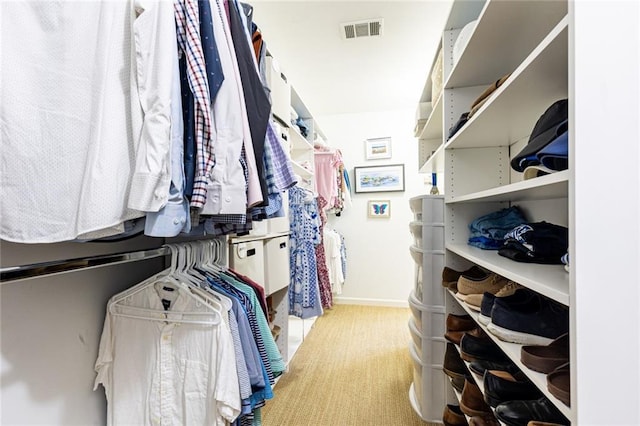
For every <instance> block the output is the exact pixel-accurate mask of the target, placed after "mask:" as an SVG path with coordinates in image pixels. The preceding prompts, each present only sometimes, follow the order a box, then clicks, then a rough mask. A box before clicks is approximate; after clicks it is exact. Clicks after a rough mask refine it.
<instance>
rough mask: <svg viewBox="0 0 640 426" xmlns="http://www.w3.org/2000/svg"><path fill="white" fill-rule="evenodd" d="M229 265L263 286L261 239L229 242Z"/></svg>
mask: <svg viewBox="0 0 640 426" xmlns="http://www.w3.org/2000/svg"><path fill="white" fill-rule="evenodd" d="M229 265H230V266H231V268H232V269H234V270H236V271H238V272H239V273H241V274H242V275H246V276H247V277H249V278H251V279H252V280H253V281H255V282H257V283H258V284H260V285H262V286H264V279H265V274H264V243H263V241H262V240H252V241H241V242H232V243H231V255H230V256H229Z"/></svg>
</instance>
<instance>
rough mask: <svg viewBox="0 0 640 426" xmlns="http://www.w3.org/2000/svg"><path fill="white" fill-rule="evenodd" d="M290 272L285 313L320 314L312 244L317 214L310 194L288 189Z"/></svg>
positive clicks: (317, 240)
mask: <svg viewBox="0 0 640 426" xmlns="http://www.w3.org/2000/svg"><path fill="white" fill-rule="evenodd" d="M289 224H290V231H291V235H290V238H291V241H290V253H289V255H290V258H289V266H290V274H291V279H290V282H289V314H291V315H295V316H297V317H299V318H303V319H305V318H311V317H315V316H319V315H322V306H321V303H320V298H319V286H318V267H317V262H316V252H315V246H316V245H317V244H320V214H319V212H318V206H317V203H316V200H315V198H314V197H313V194H312V193H311V192H309V191H306V190H304V189H302V188H299V187H297V186H294V187H293V188H291V189H289Z"/></svg>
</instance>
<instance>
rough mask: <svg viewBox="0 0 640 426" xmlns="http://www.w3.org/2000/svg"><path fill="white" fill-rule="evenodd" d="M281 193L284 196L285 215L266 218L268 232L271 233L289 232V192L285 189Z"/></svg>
mask: <svg viewBox="0 0 640 426" xmlns="http://www.w3.org/2000/svg"><path fill="white" fill-rule="evenodd" d="M280 195H281V196H282V207H283V211H284V216H283V217H274V218H271V219H267V220H266V222H267V232H268V233H269V234H280V233H282V232H289V192H288V191H284V192H282V193H281V194H280Z"/></svg>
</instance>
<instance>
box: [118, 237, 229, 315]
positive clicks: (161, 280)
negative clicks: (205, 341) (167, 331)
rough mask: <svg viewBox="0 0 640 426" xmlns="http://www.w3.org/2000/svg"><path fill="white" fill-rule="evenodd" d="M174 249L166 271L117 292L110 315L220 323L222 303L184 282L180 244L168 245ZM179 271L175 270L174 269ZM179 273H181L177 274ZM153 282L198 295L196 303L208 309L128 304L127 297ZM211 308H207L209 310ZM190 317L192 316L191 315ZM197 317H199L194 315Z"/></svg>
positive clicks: (151, 284)
mask: <svg viewBox="0 0 640 426" xmlns="http://www.w3.org/2000/svg"><path fill="white" fill-rule="evenodd" d="M168 247H169V250H170V251H171V256H172V257H171V267H169V268H168V269H165V270H164V271H162V272H160V273H158V274H156V275H154V276H153V277H151V278H148V279H146V280H144V281H143V282H141V283H139V284H136V285H135V286H133V287H132V288H130V289H128V290H125V291H124V292H122V293H119V294H117V295H116V296H114V297H113V298H112V299H111V301H110V302H109V304H108V308H107V309H108V311H109V313H110V314H111V315H114V316H121V317H127V318H134V319H141V320H149V321H163V322H175V323H187V324H202V325H217V324H220V321H221V319H222V317H221V311H220V309H219V308H220V307H221V305H219V304H218V306H217V307H216V306H212V304H211V303H209V301H208V300H207V299H205V298H203V297H202V296H201V295H197V294H195V293H193V292H192V291H191V288H190V287H189V286H188V285H187V284H186V283H184V282H182V281H180V280H179V279H178V278H177V276H176V272H177V270H178V268H179V266H180V265H179V262H180V258H179V257H180V256H179V253H178V251H179V247H178V246H175V245H171V244H170V245H168ZM174 271H176V272H174ZM178 275H179V274H178ZM150 286H154V287H155V288H157V287H158V286H163V287H165V286H168V287H170V288H173V289H175V290H177V291H178V292H180V294H181V295H185V296H186V297H191V298H193V299H195V301H196V304H197V306H205V307H206V311H205V312H195V311H175V310H173V311H171V310H160V309H149V308H143V307H138V306H133V305H127V304H126V303H124V302H126V301H128V300H130V299H131V297H132V296H133V295H135V294H137V293H139V292H140V291H143V290H145V289H147V288H149V287H150ZM207 311H208V312H207ZM189 317H191V318H189ZM193 318H198V319H193Z"/></svg>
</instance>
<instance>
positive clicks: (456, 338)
mask: <svg viewBox="0 0 640 426" xmlns="http://www.w3.org/2000/svg"><path fill="white" fill-rule="evenodd" d="M465 334H471V335H472V336H474V337H480V338H485V337H486V338H487V339H488V338H489V337H487V333H485V332H484V331H483V330H482V329H481V328H480V327H479V326H477V325H476V326H475V327H474V328H472V329H471V330H466V331H447V332H446V333H444V338H445V339H447V340H448V341H450V342H451V343H453V344H456V345H460V340H462V336H463V335H465Z"/></svg>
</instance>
